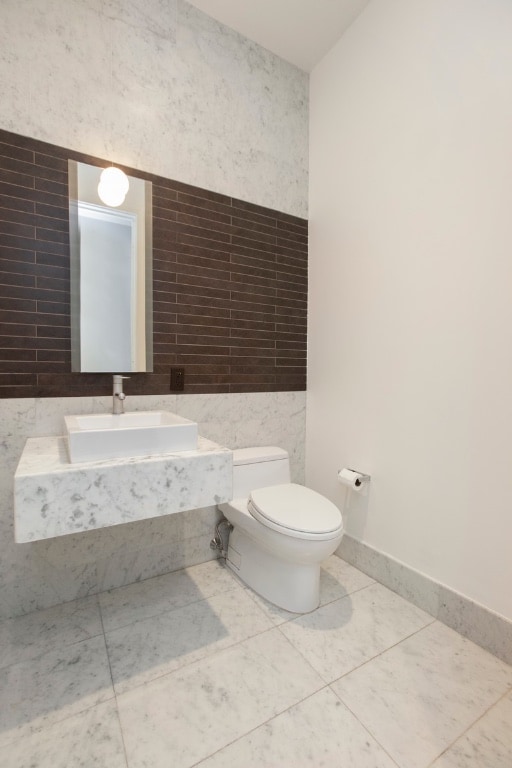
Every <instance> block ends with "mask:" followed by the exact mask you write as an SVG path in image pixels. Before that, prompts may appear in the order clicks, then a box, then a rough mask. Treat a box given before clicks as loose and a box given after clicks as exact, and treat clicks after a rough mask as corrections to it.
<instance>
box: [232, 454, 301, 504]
mask: <svg viewBox="0 0 512 768" xmlns="http://www.w3.org/2000/svg"><path fill="white" fill-rule="evenodd" d="M289 482H290V460H289V457H288V452H287V451H285V450H283V448H274V447H264V448H238V449H237V450H234V451H233V498H234V499H237V498H239V497H241V496H248V495H249V493H250V492H251V491H254V490H256V488H266V486H268V485H280V484H281V483H289Z"/></svg>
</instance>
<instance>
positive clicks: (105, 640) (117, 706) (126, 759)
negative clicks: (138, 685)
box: [98, 598, 128, 768]
mask: <svg viewBox="0 0 512 768" xmlns="http://www.w3.org/2000/svg"><path fill="white" fill-rule="evenodd" d="M98 610H99V614H100V621H101V628H102V631H103V642H104V644H105V654H106V656H107V663H108V669H109V672H110V681H111V683H112V691H113V694H114V697H113V698H114V701H115V704H116V715H117V721H118V723H119V731H120V733H121V741H122V743H123V753H124V759H125V763H126V768H128V752H127V750H126V743H125V740H124V729H123V725H122V723H121V717H120V715H119V702H118V698H117V691H116V687H115V685H114V675H113V673H112V664H111V663H110V654H109V652H108V645H107V636H106V634H105V627H104V625H103V614H102V611H101V605H100V601H99V598H98Z"/></svg>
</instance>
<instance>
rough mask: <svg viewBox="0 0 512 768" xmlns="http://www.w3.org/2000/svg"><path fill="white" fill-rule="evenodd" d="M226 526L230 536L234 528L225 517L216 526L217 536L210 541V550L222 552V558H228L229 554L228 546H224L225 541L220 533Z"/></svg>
mask: <svg viewBox="0 0 512 768" xmlns="http://www.w3.org/2000/svg"><path fill="white" fill-rule="evenodd" d="M224 525H227V527H228V535H229V532H230V531H232V530H233V526H232V525H231V523H230V522H229V520H227V519H226V518H225V517H223V518H222V520H219V522H218V523H217V525H216V526H215V536H214V537H213V539H212V540H211V541H210V549H216V550H218V551H219V552H220V556H221V557H223V558H226V557H227V554H228V550H227V546H224V539H223V536H222V534H221V532H220V529H221V527H222V526H224Z"/></svg>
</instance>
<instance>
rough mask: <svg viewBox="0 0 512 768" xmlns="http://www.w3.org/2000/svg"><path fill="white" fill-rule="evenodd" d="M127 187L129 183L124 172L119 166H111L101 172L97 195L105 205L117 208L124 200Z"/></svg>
mask: <svg viewBox="0 0 512 768" xmlns="http://www.w3.org/2000/svg"><path fill="white" fill-rule="evenodd" d="M129 187H130V183H129V181H128V177H127V175H126V173H124V172H123V171H122V170H121V169H120V168H114V167H113V166H111V167H110V168H105V169H104V170H103V171H102V172H101V176H100V183H99V184H98V195H99V196H100V200H101V201H102V202H103V203H105V205H109V206H111V207H112V208H117V206H118V205H121V203H123V202H124V199H125V197H126V193H127V192H128V189H129Z"/></svg>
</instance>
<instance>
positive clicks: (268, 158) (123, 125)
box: [0, 0, 309, 216]
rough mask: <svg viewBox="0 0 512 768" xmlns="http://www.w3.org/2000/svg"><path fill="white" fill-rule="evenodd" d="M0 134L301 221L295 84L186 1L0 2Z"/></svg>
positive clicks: (301, 85)
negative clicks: (34, 140) (119, 165)
mask: <svg viewBox="0 0 512 768" xmlns="http://www.w3.org/2000/svg"><path fill="white" fill-rule="evenodd" d="M0 79H1V81H2V83H4V84H5V87H4V88H3V90H2V99H1V101H0V126H1V127H2V128H5V129H6V130H10V131H14V132H15V133H21V134H23V135H26V136H31V137H34V138H37V139H42V140H43V141H49V142H51V143H53V144H57V145H60V146H63V147H69V148H70V149H75V150H77V151H81V152H85V153H89V154H92V155H96V156H98V157H105V158H107V159H112V160H113V161H115V162H118V163H124V164H126V165H129V166H132V167H134V168H140V169H142V170H145V171H148V172H152V173H155V174H158V175H160V176H165V177H169V178H173V179H177V180H180V181H184V182H186V183H189V184H195V185H197V186H200V187H205V188H206V189H212V190H214V191H216V192H220V193H224V194H227V195H232V196H234V197H237V198H240V199H243V200H249V201H251V202H253V203H257V204H259V205H264V206H268V207H271V208H275V209H277V210H280V211H285V212H287V213H291V214H294V215H297V216H305V215H306V213H307V186H308V88H309V80H308V75H307V74H306V73H305V72H302V71H301V70H299V69H297V68H296V67H294V66H292V65H291V64H288V63H287V62H285V61H283V60H282V59H280V58H278V57H277V56H275V55H274V54H272V53H270V52H269V51H267V50H266V49H264V48H261V47H260V46H258V45H257V44H256V43H253V42H252V41H250V40H248V39H247V38H244V37H242V36H241V35H239V34H238V33H237V32H235V31H233V30H231V29H229V28H228V27H225V26H223V25H222V24H219V23H218V22H216V21H214V20H213V19H212V18H210V17H209V16H206V15H205V14H203V13H202V12H200V11H199V10H197V9H196V8H194V7H193V6H191V5H189V3H187V2H185V1H184V0H165V1H164V0H129V2H124V0H87V2H84V0H33V2H30V3H28V2H17V0H3V1H2V23H1V24H0Z"/></svg>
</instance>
